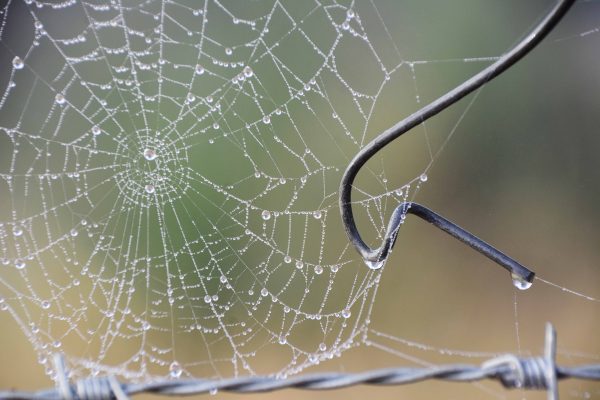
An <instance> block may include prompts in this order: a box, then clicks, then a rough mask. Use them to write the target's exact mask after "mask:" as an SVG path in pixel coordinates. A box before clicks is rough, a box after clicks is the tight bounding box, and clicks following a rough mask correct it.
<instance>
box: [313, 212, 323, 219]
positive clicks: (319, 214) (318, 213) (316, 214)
mask: <svg viewBox="0 0 600 400" xmlns="http://www.w3.org/2000/svg"><path fill="white" fill-rule="evenodd" d="M321 216H322V214H321V211H315V212H314V213H313V217H315V219H321Z"/></svg>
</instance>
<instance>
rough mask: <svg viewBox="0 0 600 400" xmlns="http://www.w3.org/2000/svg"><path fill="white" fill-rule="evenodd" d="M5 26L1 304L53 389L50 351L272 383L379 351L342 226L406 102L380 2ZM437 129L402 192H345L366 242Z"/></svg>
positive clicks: (28, 5) (82, 365) (76, 362)
mask: <svg viewBox="0 0 600 400" xmlns="http://www.w3.org/2000/svg"><path fill="white" fill-rule="evenodd" d="M1 17H2V25H1V28H0V29H1V31H0V44H1V45H2V62H3V70H5V71H8V73H7V74H6V75H7V77H5V78H4V79H5V81H3V88H5V89H4V92H3V96H2V98H1V100H0V129H1V132H2V134H1V136H0V140H1V141H2V142H1V144H0V149H1V151H2V159H1V169H0V173H1V175H0V176H1V178H2V179H1V180H0V185H2V189H1V190H0V196H2V204H3V206H2V207H1V212H2V214H1V216H2V217H1V219H0V220H1V222H2V225H0V243H1V245H0V251H1V254H0V257H2V264H3V265H2V272H1V274H0V296H2V304H1V306H2V308H3V309H5V310H6V311H8V312H10V313H11V315H12V316H13V317H14V319H15V320H16V321H17V323H18V324H19V325H20V327H21V329H22V330H23V332H24V333H25V334H26V335H27V337H28V338H29V340H30V342H31V343H32V345H33V346H34V347H35V349H36V351H37V353H38V354H39V361H40V363H42V364H44V365H45V366H46V367H47V368H48V372H49V373H50V372H51V370H50V367H51V364H50V362H49V361H50V357H49V356H50V355H51V354H52V353H55V352H64V353H65V354H66V356H67V361H68V363H69V367H70V369H71V371H72V374H73V377H75V378H76V377H83V376H87V375H88V374H106V373H110V374H114V375H117V376H120V377H122V378H124V379H126V380H128V381H147V380H149V379H151V378H155V377H172V378H180V377H206V378H209V377H213V378H214V377H216V378H219V377H230V376H237V375H247V374H257V373H272V374H277V375H279V376H286V375H288V374H292V373H297V372H299V371H302V370H303V369H305V368H307V367H309V366H312V365H315V364H318V363H320V362H321V361H324V360H327V359H330V358H333V357H336V356H339V355H340V354H341V353H342V352H343V351H345V350H347V349H349V348H351V347H355V346H357V345H360V344H361V343H364V342H368V343H372V341H373V340H375V341H377V340H378V339H380V338H382V337H383V338H385V339H386V340H387V339H390V338H388V337H386V336H385V334H383V333H380V332H377V331H369V323H370V318H371V308H372V305H373V301H374V298H375V293H376V291H377V288H378V286H379V282H380V281H379V279H380V275H381V271H372V270H369V269H367V268H366V267H365V266H364V264H363V263H362V262H361V260H360V259H359V257H358V256H357V255H356V254H355V253H354V250H353V249H352V248H350V247H349V245H348V243H347V241H346V240H345V236H344V234H343V229H342V227H341V224H340V216H339V212H338V210H337V198H338V185H339V180H340V177H341V173H342V171H343V170H344V168H345V166H346V165H347V162H348V160H349V159H350V158H351V157H352V156H353V155H354V154H355V153H356V152H357V151H358V150H359V149H360V148H361V147H362V146H363V145H364V144H365V143H366V142H367V141H368V140H369V139H370V138H371V137H373V135H375V134H376V133H378V131H379V129H380V128H381V127H385V126H379V125H378V122H377V121H375V118H374V117H373V116H374V115H377V113H381V112H382V111H381V109H382V108H385V105H384V103H385V102H384V100H389V98H390V94H389V92H388V91H389V88H390V87H404V89H405V90H410V93H411V96H412V102H414V103H417V105H418V97H417V101H416V102H415V100H414V98H415V94H414V93H415V86H416V85H417V81H416V78H415V65H418V64H416V63H414V62H409V61H407V60H405V59H403V57H401V53H400V50H399V49H398V47H397V43H396V41H395V40H394V39H393V37H392V35H391V33H390V31H389V30H388V29H387V27H386V26H385V25H384V24H383V19H382V16H381V13H380V11H379V9H378V7H377V6H376V5H375V4H371V3H364V4H363V3H360V4H354V3H352V2H347V3H343V2H334V1H332V2H272V1H269V2H252V3H248V4H245V3H233V4H229V3H228V2H219V1H207V2H205V3H198V2H195V1H188V2H184V1H182V2H177V1H151V0H150V1H135V2H134V1H122V2H111V3H105V2H81V3H80V2H71V1H66V2H62V3H44V2H31V1H25V2H20V1H9V2H8V3H7V5H6V6H5V8H4V9H3V13H2V16H1ZM65 21H68V23H65ZM459 61H460V62H463V61H465V60H463V59H461V60H459ZM470 61H474V60H470ZM475 61H476V60H475ZM479 61H486V60H479ZM478 64H479V63H478ZM365 77H368V79H365ZM407 77H408V79H407ZM407 86H408V87H409V89H406V88H407ZM417 93H418V91H417ZM387 118H390V117H387ZM395 118H397V116H395ZM450 134H451V132H446V133H445V137H444V140H443V141H442V145H439V147H435V146H433V145H432V143H430V141H429V140H428V139H429V137H428V136H426V135H425V136H422V137H421V139H419V140H421V147H419V151H418V157H419V158H420V160H421V162H422V164H420V165H419V166H418V167H417V168H415V171H414V172H412V173H411V175H410V176H409V177H408V178H406V180H405V181H403V182H394V183H393V184H391V183H388V180H387V178H386V175H385V173H383V172H382V168H380V169H379V170H377V168H376V167H374V168H373V169H372V172H371V177H372V178H373V180H374V181H375V183H376V184H375V185H371V186H369V184H368V183H360V184H359V186H357V187H356V188H355V191H356V192H355V193H356V194H357V195H358V200H357V201H356V205H355V208H357V209H359V210H358V212H359V213H362V215H359V217H362V220H361V221H362V226H363V227H364V228H366V231H367V232H366V235H370V236H369V237H373V239H374V240H380V239H381V235H382V234H383V233H384V231H385V223H386V221H387V215H388V214H389V211H390V210H391V209H393V207H394V206H395V205H397V204H398V203H399V202H402V201H405V200H407V199H411V198H412V197H413V196H414V194H415V192H416V190H417V189H418V187H419V186H420V185H421V183H422V182H424V181H425V180H426V179H427V175H425V172H426V170H427V168H428V167H429V165H430V164H431V162H432V161H433V160H434V159H435V155H434V154H435V153H436V152H437V151H439V149H440V147H441V146H443V143H445V140H447V138H448V137H449V136H450ZM388 185H392V186H390V187H388ZM382 188H383V190H382ZM361 195H362V198H360V196H361ZM369 228H370V229H371V230H370V232H369ZM507 281H508V280H507ZM367 333H369V335H367ZM367 337H368V339H367ZM391 340H397V338H391ZM382 341H383V339H382Z"/></svg>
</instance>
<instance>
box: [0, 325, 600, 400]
mask: <svg viewBox="0 0 600 400" xmlns="http://www.w3.org/2000/svg"><path fill="white" fill-rule="evenodd" d="M555 356H556V333H555V331H554V329H553V328H552V326H551V325H550V324H547V326H546V341H545V351H544V356H543V357H527V358H523V357H517V356H515V355H510V354H509V355H503V356H499V357H495V358H493V359H491V360H488V361H486V362H484V363H483V364H481V365H479V366H477V365H465V364H451V365H441V366H434V367H428V368H413V367H400V368H388V369H378V370H371V371H365V372H359V373H340V372H329V373H316V374H307V375H300V376H295V377H291V378H286V379H278V378H276V377H271V376H246V377H238V378H230V379H221V380H203V379H190V380H162V381H156V382H149V383H139V384H136V383H131V384H130V383H119V382H118V381H117V380H116V378H115V377H113V376H108V377H90V378H85V379H82V380H79V381H77V382H76V383H75V384H73V385H72V384H70V383H69V381H68V378H67V376H68V373H67V370H66V368H65V366H64V361H63V358H62V356H60V355H57V357H55V360H54V364H55V372H56V380H57V388H56V389H50V390H43V391H39V392H18V391H5V392H0V400H59V399H64V400H67V399H76V400H112V399H117V400H127V399H128V396H131V395H136V394H141V393H151V394H158V395H164V396H187V395H196V394H207V393H214V392H215V391H223V392H232V393H261V392H271V391H276V390H281V389H289V388H295V389H304V390H328V389H339V388H345V387H349V386H355V385H360V384H363V385H381V386H385V385H388V386H390V385H406V384H411V383H417V382H421V381H426V380H430V379H437V380H443V381H451V382H473V381H479V380H484V379H491V380H497V381H499V382H501V383H502V385H503V386H504V387H506V388H519V389H531V390H546V391H547V393H548V400H558V391H557V381H558V380H562V379H567V378H575V379H584V380H594V381H600V364H596V365H584V366H577V367H560V366H557V365H556V364H555Z"/></svg>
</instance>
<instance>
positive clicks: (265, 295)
mask: <svg viewBox="0 0 600 400" xmlns="http://www.w3.org/2000/svg"><path fill="white" fill-rule="evenodd" d="M268 294H269V291H268V290H267V288H262V289H261V290H260V295H261V296H262V297H267V295H268Z"/></svg>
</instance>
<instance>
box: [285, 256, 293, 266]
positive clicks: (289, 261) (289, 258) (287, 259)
mask: <svg viewBox="0 0 600 400" xmlns="http://www.w3.org/2000/svg"><path fill="white" fill-rule="evenodd" d="M283 262H284V263H286V264H289V263H291V262H292V257H290V256H285V257H283Z"/></svg>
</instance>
